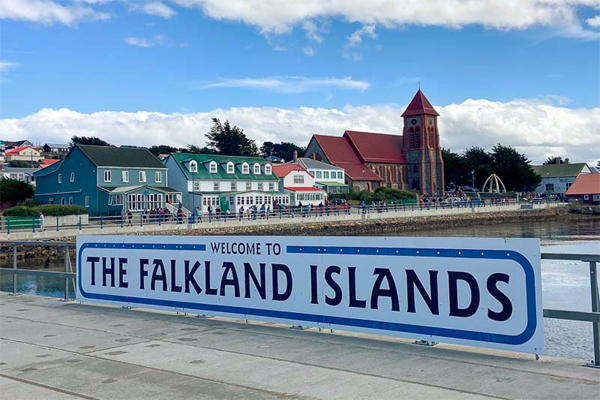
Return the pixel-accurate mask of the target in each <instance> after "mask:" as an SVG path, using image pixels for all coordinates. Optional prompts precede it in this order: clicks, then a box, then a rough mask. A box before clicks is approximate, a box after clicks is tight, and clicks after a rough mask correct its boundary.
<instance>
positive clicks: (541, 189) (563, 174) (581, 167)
mask: <svg viewBox="0 0 600 400" xmlns="http://www.w3.org/2000/svg"><path fill="white" fill-rule="evenodd" d="M531 168H532V169H533V170H534V171H535V173H536V174H538V175H540V176H541V177H542V182H541V183H540V184H539V186H538V187H536V188H535V192H536V193H538V194H544V195H560V196H563V195H564V194H565V193H566V192H567V190H569V188H570V187H571V185H572V184H573V182H575V179H577V177H578V176H579V175H580V174H589V173H591V172H592V171H591V170H590V168H589V167H588V165H587V164H586V163H575V164H547V165H533V166H532V167H531Z"/></svg>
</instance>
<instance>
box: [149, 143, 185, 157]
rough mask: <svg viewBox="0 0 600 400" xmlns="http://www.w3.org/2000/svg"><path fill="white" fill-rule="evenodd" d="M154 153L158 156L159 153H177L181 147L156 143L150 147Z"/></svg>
mask: <svg viewBox="0 0 600 400" xmlns="http://www.w3.org/2000/svg"><path fill="white" fill-rule="evenodd" d="M148 150H150V152H151V153H152V154H154V155H155V156H158V155H159V154H171V153H176V152H177V151H178V150H179V149H177V147H173V146H169V145H166V144H160V145H154V146H152V147H150V148H148Z"/></svg>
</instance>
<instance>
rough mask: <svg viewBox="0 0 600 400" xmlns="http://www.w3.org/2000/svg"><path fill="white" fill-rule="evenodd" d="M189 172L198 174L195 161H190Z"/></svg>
mask: <svg viewBox="0 0 600 400" xmlns="http://www.w3.org/2000/svg"><path fill="white" fill-rule="evenodd" d="M189 170H190V172H198V163H197V162H196V161H190V166H189Z"/></svg>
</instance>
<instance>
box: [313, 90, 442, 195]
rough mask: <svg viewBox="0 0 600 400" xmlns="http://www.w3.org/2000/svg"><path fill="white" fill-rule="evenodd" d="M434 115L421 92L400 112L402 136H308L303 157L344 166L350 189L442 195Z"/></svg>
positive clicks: (440, 165)
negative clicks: (395, 190) (384, 187)
mask: <svg viewBox="0 0 600 400" xmlns="http://www.w3.org/2000/svg"><path fill="white" fill-rule="evenodd" d="M438 117H439V114H438V113H437V111H435V109H434V108H433V106H432V105H431V103H430V102H429V100H427V97H425V95H424V94H423V92H422V91H421V89H419V90H418V91H417V94H415V96H414V98H413V99H412V101H411V102H410V104H409V105H408V107H407V108H406V110H405V111H404V113H403V114H402V123H403V124H404V128H403V134H402V135H401V136H400V135H394V134H386V133H373V132H358V131H345V132H344V134H343V135H342V136H341V137H339V136H326V135H313V137H312V138H311V139H310V142H309V143H308V147H307V148H306V157H308V158H312V159H315V160H318V161H323V162H326V163H328V164H332V165H335V166H338V167H340V168H344V170H345V174H346V183H347V184H348V185H350V186H351V187H352V188H353V189H354V190H356V191H360V190H363V189H366V190H368V191H372V190H374V189H376V188H378V187H380V186H386V187H389V188H394V189H401V190H412V189H414V190H417V191H419V192H420V193H422V194H429V195H439V196H441V195H443V194H444V164H443V161H442V149H441V146H440V134H439V130H438Z"/></svg>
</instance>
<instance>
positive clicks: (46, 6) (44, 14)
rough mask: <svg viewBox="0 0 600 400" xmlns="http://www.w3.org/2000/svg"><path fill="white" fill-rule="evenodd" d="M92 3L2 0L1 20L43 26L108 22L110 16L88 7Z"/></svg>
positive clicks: (48, 0)
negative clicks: (90, 21) (34, 23)
mask: <svg viewBox="0 0 600 400" xmlns="http://www.w3.org/2000/svg"><path fill="white" fill-rule="evenodd" d="M86 3H90V1H70V2H59V1H55V0H2V1H1V2H0V19H14V20H20V21H28V22H38V23H42V24H47V25H51V24H55V23H58V24H64V25H75V24H77V23H78V22H80V21H85V20H106V19H108V18H110V15H109V14H108V13H106V12H100V11H97V10H95V9H94V8H92V7H90V6H88V5H86Z"/></svg>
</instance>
